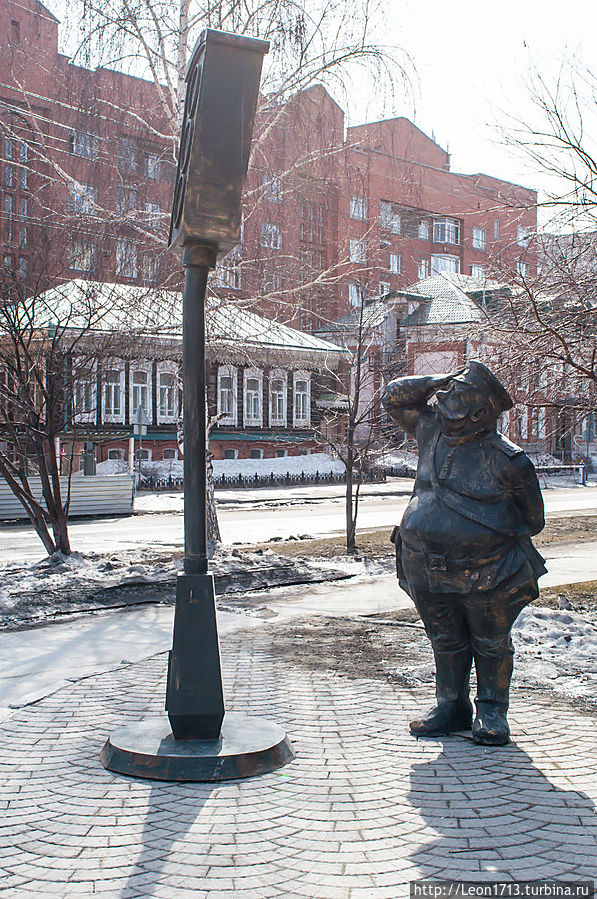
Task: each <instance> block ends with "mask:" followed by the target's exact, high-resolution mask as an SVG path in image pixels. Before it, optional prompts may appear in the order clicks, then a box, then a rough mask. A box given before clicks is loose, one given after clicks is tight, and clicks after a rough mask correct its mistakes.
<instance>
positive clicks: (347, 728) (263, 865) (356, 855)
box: [0, 629, 597, 899]
mask: <svg viewBox="0 0 597 899" xmlns="http://www.w3.org/2000/svg"><path fill="white" fill-rule="evenodd" d="M273 640H275V629H271V630H269V631H267V632H266V631H265V630H264V631H251V632H239V633H236V634H233V635H231V636H229V637H227V638H226V639H225V640H224V641H223V647H222V648H223V664H224V672H225V680H226V690H227V696H228V707H229V708H230V709H233V710H249V711H252V712H254V713H255V714H259V715H266V716H270V717H272V718H273V719H275V720H277V721H279V722H280V723H281V724H283V725H285V726H286V727H287V729H288V732H289V734H290V735H291V737H292V739H293V743H294V745H295V748H296V751H297V760H296V761H295V762H294V763H292V764H291V765H289V766H288V767H286V768H284V769H282V770H280V771H278V772H275V773H273V774H270V775H266V776H263V777H260V778H256V779H253V780H248V781H238V782H229V783H225V784H222V785H209V784H206V785H202V784H184V785H177V784H163V783H151V782H148V781H145V782H144V781H133V780H129V779H127V778H124V777H119V776H117V775H114V774H112V773H109V772H107V771H104V769H103V768H102V767H101V765H100V763H99V750H100V747H101V745H102V743H103V741H104V739H105V738H106V736H107V735H108V734H109V733H110V732H111V731H112V730H113V729H114V728H115V727H116V726H118V725H121V724H123V723H125V722H127V721H130V720H135V719H138V718H141V717H143V716H144V715H145V714H146V713H147V712H150V713H159V712H160V711H161V707H162V704H163V692H164V672H165V667H166V662H165V656H164V655H161V656H159V657H156V658H155V659H151V660H149V661H146V662H143V663H140V664H138V665H135V666H129V665H126V666H123V667H121V668H119V669H117V670H115V671H112V672H109V673H107V674H102V675H98V676H96V677H92V678H88V679H86V680H83V681H81V682H79V683H78V684H76V685H74V686H73V687H72V688H69V689H64V690H61V691H60V692H58V693H55V694H54V695H53V696H50V697H48V698H46V699H45V700H43V701H42V702H40V703H39V704H37V705H35V706H31V707H29V708H27V709H24V710H20V711H19V712H18V713H17V714H15V716H14V717H12V718H11V719H9V720H8V721H5V722H4V723H3V725H2V729H1V746H0V762H1V767H0V809H2V814H1V817H0V870H2V876H1V879H0V891H3V894H4V895H7V896H26V897H37V896H41V895H44V894H48V895H52V896H73V895H74V896H92V895H95V894H96V893H97V894H102V895H107V896H114V897H121V899H132V897H149V896H151V897H159V899H168V897H191V896H192V897H198V899H201V897H203V896H206V897H207V896H208V897H209V899H219V897H232V896H242V897H251V899H266V897H303V899H305V897H307V899H317V897H322V899H335V897H343V899H344V897H346V899H358V897H361V899H363V897H367V899H369V897H371V899H384V897H389V899H397V897H401V896H404V895H406V894H407V892H408V882H409V881H411V880H414V879H417V878H421V877H432V878H450V879H452V878H454V879H456V878H468V879H471V880H483V879H498V878H507V879H509V878H514V879H534V878H566V877H567V878H592V877H595V878H597V815H596V813H595V801H596V800H597V751H596V750H597V734H596V732H595V722H594V721H592V720H591V719H587V718H586V717H582V716H581V715H580V714H577V713H575V712H574V711H571V710H570V709H569V708H568V707H566V706H562V707H561V708H560V707H554V705H553V703H548V702H544V703H541V702H540V701H538V700H537V699H536V698H535V697H531V698H529V699H528V701H525V698H524V697H523V696H522V695H521V694H520V693H519V694H517V695H516V696H515V697H514V703H513V709H512V713H511V721H512V725H513V730H514V732H515V734H516V738H517V743H516V745H510V746H507V747H503V748H483V747H477V746H474V745H473V744H472V743H471V742H469V741H468V740H465V739H464V738H459V737H454V738H451V739H446V740H429V741H419V742H416V741H415V740H413V739H412V738H411V737H410V736H409V735H408V733H407V726H406V725H407V721H408V719H409V716H410V715H412V713H413V712H414V711H415V710H417V709H419V708H420V707H421V705H425V704H426V703H427V704H428V702H429V700H430V695H429V693H428V692H427V691H416V692H415V691H407V690H404V689H402V688H397V687H393V686H390V685H388V684H386V683H384V682H377V681H375V682H374V681H371V680H356V679H351V678H347V677H340V676H338V675H334V674H333V673H329V674H326V673H324V674H322V673H321V672H311V671H308V670H306V669H303V668H300V667H295V666H294V665H292V664H291V663H289V662H285V661H280V660H277V659H275V658H274V657H273V655H272V652H271V647H272V641H273ZM527 702H528V704H527Z"/></svg>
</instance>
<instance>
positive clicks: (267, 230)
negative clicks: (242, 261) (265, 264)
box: [261, 222, 282, 250]
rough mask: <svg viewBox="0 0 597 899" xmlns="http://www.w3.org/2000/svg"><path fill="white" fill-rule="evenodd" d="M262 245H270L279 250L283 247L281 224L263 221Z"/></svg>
mask: <svg viewBox="0 0 597 899" xmlns="http://www.w3.org/2000/svg"><path fill="white" fill-rule="evenodd" d="M261 246H262V247H269V248H270V249H272V250H279V249H281V247H282V235H281V233H280V226H279V225H276V224H274V223H273V222H263V223H262V225H261Z"/></svg>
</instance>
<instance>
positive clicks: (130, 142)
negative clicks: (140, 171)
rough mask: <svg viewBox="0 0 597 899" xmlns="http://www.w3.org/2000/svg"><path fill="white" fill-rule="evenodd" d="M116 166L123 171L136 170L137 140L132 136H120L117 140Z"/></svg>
mask: <svg viewBox="0 0 597 899" xmlns="http://www.w3.org/2000/svg"><path fill="white" fill-rule="evenodd" d="M118 167H119V168H121V169H122V170H123V171H125V172H136V171H137V168H138V158H137V141H136V140H135V138H134V137H121V138H120V140H119V141H118Z"/></svg>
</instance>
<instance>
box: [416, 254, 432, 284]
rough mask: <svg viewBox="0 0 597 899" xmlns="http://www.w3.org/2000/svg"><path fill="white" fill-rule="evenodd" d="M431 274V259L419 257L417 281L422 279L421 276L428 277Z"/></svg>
mask: <svg viewBox="0 0 597 899" xmlns="http://www.w3.org/2000/svg"><path fill="white" fill-rule="evenodd" d="M430 274H431V260H430V259H419V261H418V262H417V278H418V279H419V281H422V280H423V278H428V277H429V275H430Z"/></svg>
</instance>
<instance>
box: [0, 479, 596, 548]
mask: <svg viewBox="0 0 597 899" xmlns="http://www.w3.org/2000/svg"><path fill="white" fill-rule="evenodd" d="M380 487H381V485H376V489H375V490H374V491H372V493H371V494H370V495H366V496H365V497H363V500H362V503H361V506H360V510H359V517H358V526H359V529H362V530H367V529H370V528H376V527H387V528H388V529H391V528H392V527H393V525H394V524H395V523H396V522H397V521H399V520H400V517H401V515H402V512H403V511H404V508H405V506H406V504H407V502H408V496H407V495H406V494H405V493H404V492H399V491H400V490H401V489H403V488H400V486H398V487H396V485H388V492H387V493H383V492H382V491H381V490H380ZM250 492H251V493H254V494H256V495H255V497H254V499H253V501H252V502H243V503H240V502H239V503H238V504H236V505H235V504H232V505H231V506H229V505H223V506H220V509H219V521H220V528H221V531H222V538H223V540H224V542H225V543H229V544H230V543H236V542H238V543H250V542H260V541H265V540H268V539H270V538H271V537H290V536H292V535H294V536H300V535H306V534H309V535H311V536H325V535H329V534H338V533H342V532H343V528H344V506H343V499H342V497H341V495H339V491H338V493H337V494H336V493H334V492H330V490H329V488H325V487H313V488H310V489H309V490H308V492H307V491H301V495H300V496H292V495H291V493H290V492H289V493H288V494H285V493H284V491H280V493H279V496H278V500H277V503H276V501H275V500H274V498H273V497H272V498H266V497H264V496H263V495H262V496H261V497H260V496H259V491H250ZM246 493H249V491H246ZM544 497H545V506H546V510H547V514H548V515H550V516H561V515H565V514H575V513H577V514H578V513H586V514H591V513H595V514H597V487H584V488H582V487H569V488H555V489H549V490H546V491H545V492H544ZM176 501H177V502H178V503H179V504H180V502H181V497H180V495H178V498H177V500H176ZM158 505H159V506H160V508H163V507H164V506H165V502H164V497H163V495H162V496H160V497H159V504H158ZM70 534H71V544H72V547H73V549H75V550H78V551H80V552H92V551H96V552H98V551H99V552H117V551H119V550H124V549H135V548H138V547H139V546H151V547H153V548H154V549H159V548H164V549H168V548H173V547H176V548H180V547H182V545H183V527H182V514H181V512H180V511H176V512H172V511H164V512H154V513H151V512H145V513H142V514H136V515H134V516H125V517H119V518H95V519H87V520H79V521H73V522H71V525H70ZM43 556H44V551H43V548H42V546H41V543H40V542H39V539H38V537H37V536H36V535H35V532H34V531H33V529H32V528H31V527H30V526H29V525H27V524H16V525H2V526H0V560H2V561H8V562H15V561H17V560H19V559H22V560H23V561H35V560H37V559H40V558H43Z"/></svg>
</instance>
